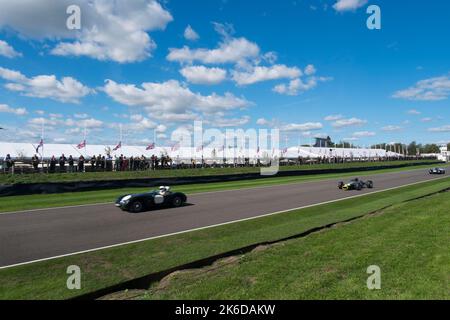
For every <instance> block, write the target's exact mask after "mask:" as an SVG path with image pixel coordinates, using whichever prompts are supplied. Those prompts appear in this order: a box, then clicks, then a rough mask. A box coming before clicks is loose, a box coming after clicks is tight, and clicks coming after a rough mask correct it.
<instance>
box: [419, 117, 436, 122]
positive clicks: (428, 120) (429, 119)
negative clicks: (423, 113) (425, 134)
mask: <svg viewBox="0 0 450 320" xmlns="http://www.w3.org/2000/svg"><path fill="white" fill-rule="evenodd" d="M420 121H422V122H430V121H433V118H430V117H425V118H422V119H420Z"/></svg>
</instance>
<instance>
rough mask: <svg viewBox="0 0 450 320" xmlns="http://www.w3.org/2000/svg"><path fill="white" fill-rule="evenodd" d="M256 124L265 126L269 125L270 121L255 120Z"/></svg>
mask: <svg viewBox="0 0 450 320" xmlns="http://www.w3.org/2000/svg"><path fill="white" fill-rule="evenodd" d="M256 124H257V125H260V126H267V125H269V124H270V121H269V120H267V119H264V118H259V119H258V120H256Z"/></svg>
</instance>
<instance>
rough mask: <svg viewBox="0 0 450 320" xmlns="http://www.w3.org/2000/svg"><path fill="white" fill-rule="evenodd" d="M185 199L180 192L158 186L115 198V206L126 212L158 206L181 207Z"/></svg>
mask: <svg viewBox="0 0 450 320" xmlns="http://www.w3.org/2000/svg"><path fill="white" fill-rule="evenodd" d="M186 201H187V197H186V195H185V194H184V193H182V192H172V191H170V187H160V188H159V190H153V191H150V192H146V193H139V194H129V195H124V196H120V197H119V198H118V199H117V200H116V207H118V208H120V209H122V210H123V211H128V212H134V213H138V212H142V211H146V210H151V209H154V208H160V207H181V206H182V205H184V204H185V203H186Z"/></svg>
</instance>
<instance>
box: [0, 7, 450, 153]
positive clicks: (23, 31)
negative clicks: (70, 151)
mask: <svg viewBox="0 0 450 320" xmlns="http://www.w3.org/2000/svg"><path fill="white" fill-rule="evenodd" d="M70 4H77V5H79V6H80V8H81V14H82V19H81V29H80V30H68V29H67V27H66V19H67V17H68V15H67V14H66V8H67V6H69V5H70ZM371 4H376V5H378V6H379V7H380V8H381V23H382V25H381V30H369V29H368V28H367V27H366V19H367V17H368V16H369V15H368V14H367V13H366V8H367V7H368V6H369V5H371ZM449 16H450V3H448V2H446V1H441V0H434V1H426V2H425V1H410V2H407V3H406V2H404V1H377V2H371V1H364V0H323V1H312V0H302V1H300V0H296V1H293V0H290V1H276V2H275V1H263V0H262V1H258V2H256V1H242V0H208V1H203V0H189V1H181V0H170V1H162V2H157V1H152V0H136V1H121V0H118V1H115V2H111V1H105V0H91V1H82V0H73V1H68V0H67V1H66V0H62V1H58V3H57V4H55V2H54V1H51V0H40V1H30V0H22V1H14V2H12V1H7V0H0V127H3V128H5V129H6V130H3V131H2V138H1V139H0V140H3V141H24V142H35V140H36V139H39V136H40V134H41V129H40V128H41V123H42V119H43V118H44V119H45V123H46V125H45V127H46V134H45V136H46V141H48V142H61V143H78V142H80V139H82V137H83V132H84V127H87V131H88V141H89V142H90V143H104V144H114V143H116V142H117V140H118V134H119V129H118V128H119V126H120V124H121V125H122V128H123V130H124V132H126V138H124V139H126V142H127V143H129V144H131V143H133V144H145V143H149V142H151V141H152V140H153V136H154V134H155V132H156V134H157V135H158V141H159V142H161V143H168V142H167V140H169V139H170V136H171V134H172V132H173V131H174V130H180V129H183V128H187V129H189V128H190V127H191V126H192V124H193V121H194V120H203V121H204V126H205V127H217V128H219V129H221V130H225V129H227V128H244V129H245V128H270V127H277V128H280V129H281V131H282V136H283V137H285V136H287V137H288V138H289V140H288V141H289V144H291V145H293V144H296V143H298V141H299V140H300V142H301V143H309V141H310V140H311V139H312V138H313V137H314V136H321V135H330V136H331V137H332V138H333V140H335V141H339V140H342V139H345V140H348V141H352V142H353V143H355V144H359V145H361V146H364V145H370V144H374V143H381V142H394V141H401V142H405V143H407V142H410V141H412V140H416V141H419V142H423V143H431V142H433V143H444V142H449V141H450V108H449V95H450V73H449V72H450V59H449V58H448V57H450V41H449V36H448V35H449V31H450V19H449ZM188 26H189V27H188Z"/></svg>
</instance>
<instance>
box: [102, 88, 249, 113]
mask: <svg viewBox="0 0 450 320" xmlns="http://www.w3.org/2000/svg"><path fill="white" fill-rule="evenodd" d="M103 90H104V91H105V92H106V94H108V95H109V96H110V97H111V98H112V99H114V100H115V101H117V102H119V103H122V104H124V105H127V106H132V107H143V108H144V109H145V110H146V111H147V112H148V113H149V114H151V115H152V117H154V118H156V119H160V120H171V121H187V120H193V119H195V118H196V114H198V113H201V114H206V115H208V114H211V115H212V114H215V113H217V112H223V111H227V110H232V109H236V108H243V107H246V106H248V105H249V104H250V103H249V102H248V101H247V100H245V99H244V98H238V97H236V96H234V95H233V94H231V93H225V94H224V95H217V94H216V93H212V94H210V95H208V96H204V95H201V94H199V93H194V92H192V91H191V90H190V89H189V88H187V87H184V86H182V85H181V84H180V83H179V82H178V81H176V80H169V81H166V82H163V83H152V82H147V83H143V84H142V85H141V87H137V86H135V85H133V84H119V83H116V82H114V81H112V80H107V81H106V85H105V86H104V88H103Z"/></svg>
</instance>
